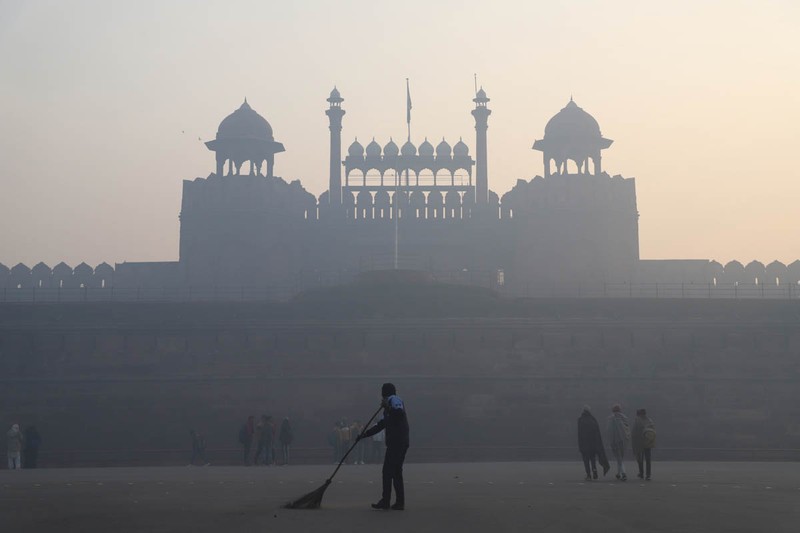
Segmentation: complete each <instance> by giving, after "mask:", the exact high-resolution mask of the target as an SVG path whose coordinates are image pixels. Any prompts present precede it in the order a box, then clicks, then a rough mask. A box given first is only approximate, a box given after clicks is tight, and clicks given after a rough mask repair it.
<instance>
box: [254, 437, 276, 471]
mask: <svg viewBox="0 0 800 533" xmlns="http://www.w3.org/2000/svg"><path fill="white" fill-rule="evenodd" d="M261 452H264V464H265V465H271V464H272V444H270V443H269V442H268V441H259V443H258V447H257V448H256V455H255V457H254V458H253V463H254V464H258V458H259V457H261Z"/></svg>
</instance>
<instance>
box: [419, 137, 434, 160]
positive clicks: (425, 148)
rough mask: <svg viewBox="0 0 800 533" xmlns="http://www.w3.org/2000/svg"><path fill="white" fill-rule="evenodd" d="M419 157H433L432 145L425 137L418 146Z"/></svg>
mask: <svg viewBox="0 0 800 533" xmlns="http://www.w3.org/2000/svg"><path fill="white" fill-rule="evenodd" d="M419 155H421V156H422V157H433V145H432V144H431V143H430V142H428V138H427V137H425V140H424V141H423V142H422V144H420V145H419Z"/></svg>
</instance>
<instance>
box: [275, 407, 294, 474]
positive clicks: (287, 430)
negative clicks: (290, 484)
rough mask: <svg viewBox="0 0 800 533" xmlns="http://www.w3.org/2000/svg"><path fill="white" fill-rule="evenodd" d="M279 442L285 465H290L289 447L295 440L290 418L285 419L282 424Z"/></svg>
mask: <svg viewBox="0 0 800 533" xmlns="http://www.w3.org/2000/svg"><path fill="white" fill-rule="evenodd" d="M278 440H279V441H280V442H281V458H282V459H283V464H285V465H288V464H289V446H290V445H291V444H292V440H294V435H293V434H292V425H291V424H290V423H289V417H288V416H287V417H284V418H283V422H281V429H280V433H279V434H278Z"/></svg>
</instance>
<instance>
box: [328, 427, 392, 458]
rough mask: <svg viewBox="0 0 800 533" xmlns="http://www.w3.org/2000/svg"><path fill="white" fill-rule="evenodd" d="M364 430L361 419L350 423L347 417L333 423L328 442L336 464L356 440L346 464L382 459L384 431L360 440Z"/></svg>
mask: <svg viewBox="0 0 800 533" xmlns="http://www.w3.org/2000/svg"><path fill="white" fill-rule="evenodd" d="M362 431H364V425H363V424H362V423H361V421H359V420H356V421H355V422H352V423H348V422H347V419H346V418H342V419H341V420H339V421H337V422H335V423H334V424H333V428H332V429H331V431H330V433H328V444H329V445H330V447H331V449H332V451H333V462H334V464H337V463H338V462H339V459H341V457H342V456H343V455H344V454H345V453H347V450H349V449H350V446H352V445H353V444H354V443H356V441H358V442H357V444H356V445H355V447H354V448H353V451H352V452H351V453H350V455H349V456H348V457H347V460H346V461H345V464H354V465H363V464H367V463H379V462H380V461H381V456H382V455H383V433H377V434H375V435H373V436H372V437H371V438H370V439H361V440H359V439H358V436H359V435H360V434H361V432H362Z"/></svg>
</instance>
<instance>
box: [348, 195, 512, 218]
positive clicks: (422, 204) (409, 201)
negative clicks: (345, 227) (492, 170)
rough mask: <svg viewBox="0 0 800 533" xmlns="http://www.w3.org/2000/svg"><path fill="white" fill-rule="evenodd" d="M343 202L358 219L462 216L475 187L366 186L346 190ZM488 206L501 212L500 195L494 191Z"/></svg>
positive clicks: (472, 201) (469, 208) (470, 204)
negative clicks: (403, 189)
mask: <svg viewBox="0 0 800 533" xmlns="http://www.w3.org/2000/svg"><path fill="white" fill-rule="evenodd" d="M342 204H343V207H344V209H345V212H346V214H347V218H349V219H354V220H391V219H394V218H395V217H397V218H399V219H403V218H409V219H424V220H460V219H465V218H469V217H470V215H471V213H472V209H473V207H474V205H475V195H474V193H473V191H472V190H468V191H466V192H464V191H459V190H456V189H451V190H449V191H446V192H445V191H438V190H437V191H423V190H415V191H413V192H411V193H408V192H397V193H395V192H391V193H390V192H389V191H387V190H386V189H381V190H378V191H375V192H373V191H369V190H366V189H362V190H361V191H359V192H358V193H357V194H354V193H353V192H350V191H345V192H344V195H343V196H342ZM489 204H490V205H489V206H488V210H494V211H495V212H498V210H499V206H498V198H497V195H496V194H495V193H493V192H490V201H489Z"/></svg>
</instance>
